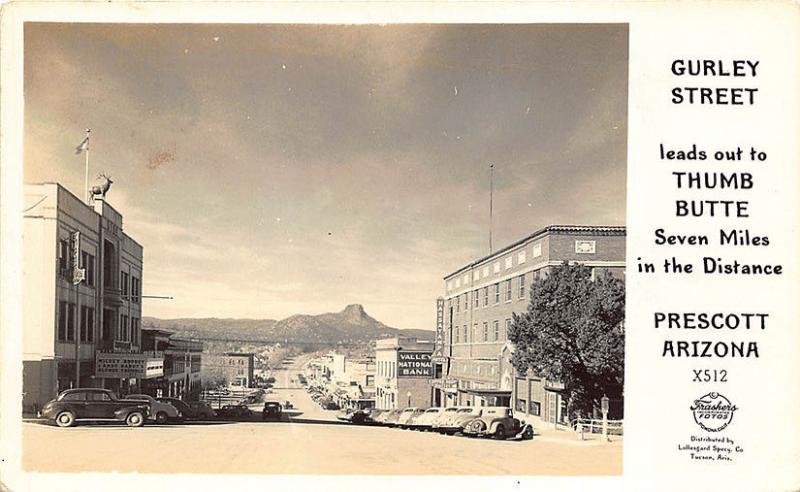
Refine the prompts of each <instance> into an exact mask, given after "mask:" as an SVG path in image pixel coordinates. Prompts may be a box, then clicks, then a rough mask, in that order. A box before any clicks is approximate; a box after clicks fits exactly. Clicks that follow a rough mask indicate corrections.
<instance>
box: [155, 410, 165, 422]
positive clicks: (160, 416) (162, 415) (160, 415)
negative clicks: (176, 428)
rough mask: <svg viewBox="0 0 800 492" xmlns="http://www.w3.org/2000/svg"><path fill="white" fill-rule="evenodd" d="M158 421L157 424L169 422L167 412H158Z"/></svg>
mask: <svg viewBox="0 0 800 492" xmlns="http://www.w3.org/2000/svg"><path fill="white" fill-rule="evenodd" d="M156 423H157V424H166V423H167V414H166V413H164V412H158V413H157V414H156Z"/></svg>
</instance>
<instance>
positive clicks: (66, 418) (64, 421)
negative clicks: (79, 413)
mask: <svg viewBox="0 0 800 492" xmlns="http://www.w3.org/2000/svg"><path fill="white" fill-rule="evenodd" d="M56 425H58V426H59V427H72V426H73V425H75V414H74V413H72V412H70V411H69V410H66V411H64V412H61V413H59V414H58V415H56Z"/></svg>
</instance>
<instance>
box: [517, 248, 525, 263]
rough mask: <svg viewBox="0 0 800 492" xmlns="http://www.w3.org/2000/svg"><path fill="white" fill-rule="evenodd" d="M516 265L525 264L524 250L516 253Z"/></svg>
mask: <svg viewBox="0 0 800 492" xmlns="http://www.w3.org/2000/svg"><path fill="white" fill-rule="evenodd" d="M517 263H519V264H522V263H525V250H524V249H523V250H522V251H520V252H519V253H517Z"/></svg>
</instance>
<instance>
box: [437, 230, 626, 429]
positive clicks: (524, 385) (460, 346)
mask: <svg viewBox="0 0 800 492" xmlns="http://www.w3.org/2000/svg"><path fill="white" fill-rule="evenodd" d="M565 261H566V262H570V263H581V264H584V265H586V266H589V267H591V268H592V269H593V274H599V273H601V272H604V271H610V272H611V273H612V275H614V276H617V277H619V278H623V279H624V275H625V228H624V227H617V226H609V227H604V226H549V227H546V228H544V229H541V230H539V231H537V232H535V233H533V234H531V235H530V236H528V237H526V238H524V239H522V240H520V241H517V242H515V243H513V244H510V245H508V246H506V247H504V248H501V249H499V250H498V251H496V252H494V253H492V254H491V255H488V256H486V257H484V258H481V259H479V260H477V261H475V262H472V263H469V264H467V265H465V266H463V267H461V268H459V269H458V270H456V271H455V272H453V273H451V274H449V275H447V276H446V277H444V282H445V295H444V296H443V298H442V299H441V300H440V301H439V305H438V306H437V309H438V310H439V311H440V315H439V318H440V321H441V322H440V323H437V324H438V325H439V326H437V331H438V335H437V339H439V340H441V342H440V344H441V346H437V348H436V349H437V356H436V357H434V372H435V375H436V376H439V377H435V378H434V380H433V382H432V386H433V395H432V400H433V402H434V404H435V405H441V406H454V405H468V406H484V405H503V406H512V407H513V408H514V409H515V410H516V411H518V412H521V413H523V414H526V415H528V416H529V417H536V418H538V419H541V420H543V421H548V422H562V421H564V420H565V419H566V418H567V415H566V411H565V407H566V402H565V401H564V399H563V398H562V397H561V394H560V390H561V389H562V386H561V385H560V383H558V382H553V381H547V380H544V379H542V378H538V377H537V376H536V375H532V374H523V375H521V374H516V371H515V370H514V368H513V366H512V365H511V354H512V351H513V346H512V345H511V344H510V343H509V342H508V336H507V334H508V328H509V327H510V326H511V322H512V319H513V314H514V313H518V314H521V313H524V312H525V311H526V310H527V308H528V304H529V302H530V289H531V285H532V284H533V283H534V282H536V281H537V280H539V279H542V278H545V277H546V276H547V274H548V270H549V269H550V268H552V267H553V266H556V265H560V264H562V263H563V262H565Z"/></svg>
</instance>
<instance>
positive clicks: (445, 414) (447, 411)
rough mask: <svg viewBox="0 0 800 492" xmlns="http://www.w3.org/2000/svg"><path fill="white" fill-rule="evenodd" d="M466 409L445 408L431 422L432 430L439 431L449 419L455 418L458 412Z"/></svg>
mask: <svg viewBox="0 0 800 492" xmlns="http://www.w3.org/2000/svg"><path fill="white" fill-rule="evenodd" d="M462 408H464V407H447V408H443V409H442V412H441V413H439V415H437V416H436V417H435V418H434V419H433V420H432V422H431V430H432V431H436V432H438V431H439V426H440V425H444V424H445V422H446V421H447V419H449V418H452V417H454V416H455V414H456V412H458V411H459V410H460V409H462Z"/></svg>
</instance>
